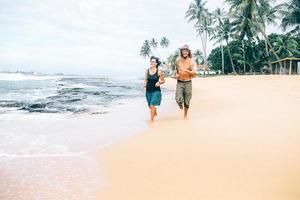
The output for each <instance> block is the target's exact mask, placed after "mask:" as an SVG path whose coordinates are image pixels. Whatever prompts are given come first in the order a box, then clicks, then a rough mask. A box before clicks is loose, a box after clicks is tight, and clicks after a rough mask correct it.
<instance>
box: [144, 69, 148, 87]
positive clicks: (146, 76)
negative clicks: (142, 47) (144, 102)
mask: <svg viewBox="0 0 300 200" xmlns="http://www.w3.org/2000/svg"><path fill="white" fill-rule="evenodd" d="M147 82H148V69H146V72H145V79H144V87H143V89H144V90H145V89H146V85H147Z"/></svg>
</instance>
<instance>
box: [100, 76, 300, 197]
mask: <svg viewBox="0 0 300 200" xmlns="http://www.w3.org/2000/svg"><path fill="white" fill-rule="evenodd" d="M166 87H168V88H174V87H175V81H174V80H171V79H168V80H167V84H166ZM299 91H300V76H236V77H234V76H225V77H212V78H198V79H195V80H194V81H193V98H192V102H191V110H190V118H189V120H188V121H187V122H185V121H183V120H182V116H181V115H182V113H181V112H180V110H179V109H178V110H177V109H175V110H172V111H170V113H169V114H168V115H167V116H166V117H163V118H159V119H158V121H157V122H155V123H154V124H153V125H152V126H151V127H149V130H148V131H146V132H144V133H140V134H137V135H135V136H132V137H130V138H127V139H125V140H123V141H122V142H120V143H118V144H115V145H112V146H111V147H108V148H106V149H105V150H101V151H100V152H98V153H97V155H96V157H97V159H98V161H99V162H100V163H101V165H102V167H103V169H102V171H103V173H104V175H105V176H104V177H105V187H103V188H102V189H101V190H100V191H98V192H97V197H96V198H95V199H101V200H118V199H122V200H127V199H128V200H141V199H142V200H154V199H155V200H167V199H172V200H194V199H195V200H196V199H197V200H199V199H205V200H215V199H218V200H220V199H224V200H225V199H226V200H227V199H228V200H229V199H230V200H233V199H236V200H241V199H243V200H247V199H249V200H250V199H251V200H253V199H256V200H260V199H261V200H277V199H278V200H279V199H280V200H298V199H300V117H299V113H300V92H299Z"/></svg>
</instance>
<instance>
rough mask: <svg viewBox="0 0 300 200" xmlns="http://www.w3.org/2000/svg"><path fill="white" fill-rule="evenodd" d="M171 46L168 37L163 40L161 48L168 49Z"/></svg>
mask: <svg viewBox="0 0 300 200" xmlns="http://www.w3.org/2000/svg"><path fill="white" fill-rule="evenodd" d="M169 45H170V40H169V39H168V38H166V37H163V38H161V40H160V46H161V47H162V48H167V47H169Z"/></svg>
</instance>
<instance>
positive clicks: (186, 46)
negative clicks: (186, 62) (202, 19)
mask: <svg viewBox="0 0 300 200" xmlns="http://www.w3.org/2000/svg"><path fill="white" fill-rule="evenodd" d="M183 49H187V50H189V51H190V50H191V49H190V47H189V45H187V44H185V45H183V47H181V48H180V50H183Z"/></svg>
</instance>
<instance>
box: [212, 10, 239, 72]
mask: <svg viewBox="0 0 300 200" xmlns="http://www.w3.org/2000/svg"><path fill="white" fill-rule="evenodd" d="M219 14H220V10H216V11H215V12H214V15H215V16H216V17H217V19H218V20H217V21H218V24H217V26H216V27H215V28H214V32H213V36H212V37H211V40H216V42H217V43H220V44H221V50H222V72H223V73H224V49H223V45H222V42H223V41H226V44H227V48H226V50H227V52H228V55H229V59H230V63H231V67H232V72H233V73H234V74H236V70H235V67H234V64H233V59H232V54H231V51H230V49H229V38H230V36H231V32H232V28H231V27H232V26H231V23H230V21H229V18H227V17H220V15H219ZM218 16H219V17H218Z"/></svg>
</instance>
